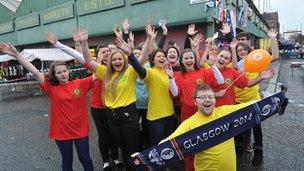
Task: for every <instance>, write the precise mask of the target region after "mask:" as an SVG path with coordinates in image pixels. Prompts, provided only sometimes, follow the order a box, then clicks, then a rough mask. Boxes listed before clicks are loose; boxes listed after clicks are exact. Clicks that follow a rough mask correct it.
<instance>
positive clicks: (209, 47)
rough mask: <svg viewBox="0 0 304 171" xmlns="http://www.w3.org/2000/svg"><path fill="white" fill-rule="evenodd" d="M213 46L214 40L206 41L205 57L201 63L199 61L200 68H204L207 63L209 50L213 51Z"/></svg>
mask: <svg viewBox="0 0 304 171" xmlns="http://www.w3.org/2000/svg"><path fill="white" fill-rule="evenodd" d="M211 46H212V38H207V39H206V41H205V52H204V54H203V56H202V57H201V59H200V61H199V66H200V67H201V66H203V65H204V64H205V63H206V61H207V56H208V54H209V50H210V49H211Z"/></svg>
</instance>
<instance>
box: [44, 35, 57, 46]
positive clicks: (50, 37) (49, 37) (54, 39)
mask: <svg viewBox="0 0 304 171" xmlns="http://www.w3.org/2000/svg"><path fill="white" fill-rule="evenodd" d="M44 38H45V40H47V41H48V42H50V43H51V44H52V45H54V44H55V43H56V42H57V37H56V35H55V33H52V32H46V33H45V34H44Z"/></svg>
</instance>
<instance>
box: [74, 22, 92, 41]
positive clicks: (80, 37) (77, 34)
mask: <svg viewBox="0 0 304 171" xmlns="http://www.w3.org/2000/svg"><path fill="white" fill-rule="evenodd" d="M88 36H89V35H88V30H87V29H86V28H85V26H79V27H76V29H75V30H74V32H73V39H74V41H75V42H82V41H86V40H88Z"/></svg>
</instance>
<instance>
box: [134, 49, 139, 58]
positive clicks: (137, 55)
mask: <svg viewBox="0 0 304 171" xmlns="http://www.w3.org/2000/svg"><path fill="white" fill-rule="evenodd" d="M140 53H141V51H140V50H139V49H134V50H133V54H134V56H135V57H136V58H139V56H140Z"/></svg>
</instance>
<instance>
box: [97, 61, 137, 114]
mask: <svg viewBox="0 0 304 171" xmlns="http://www.w3.org/2000/svg"><path fill="white" fill-rule="evenodd" d="M105 73H106V66H104V65H98V66H97V68H96V72H95V75H96V77H97V78H98V79H100V80H102V79H103V78H104V77H105ZM118 74H119V73H118V72H116V73H114V74H113V76H112V78H111V80H110V82H111V81H113V78H115V77H117V76H118ZM136 78H137V73H136V72H135V70H134V69H133V67H131V66H129V67H128V68H127V70H126V71H125V73H124V74H123V76H122V77H121V79H120V80H119V81H118V83H117V87H116V90H115V93H114V97H113V96H112V94H111V89H110V88H108V89H106V91H105V94H104V96H105V105H106V106H107V107H109V108H111V109H116V108H119V107H125V106H128V105H129V104H131V103H133V102H135V101H136V96H135V80H136Z"/></svg>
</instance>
